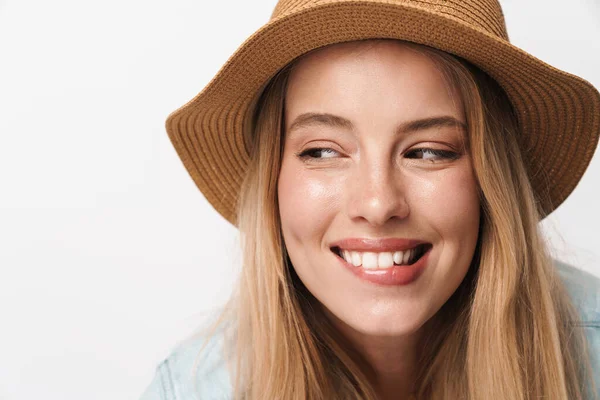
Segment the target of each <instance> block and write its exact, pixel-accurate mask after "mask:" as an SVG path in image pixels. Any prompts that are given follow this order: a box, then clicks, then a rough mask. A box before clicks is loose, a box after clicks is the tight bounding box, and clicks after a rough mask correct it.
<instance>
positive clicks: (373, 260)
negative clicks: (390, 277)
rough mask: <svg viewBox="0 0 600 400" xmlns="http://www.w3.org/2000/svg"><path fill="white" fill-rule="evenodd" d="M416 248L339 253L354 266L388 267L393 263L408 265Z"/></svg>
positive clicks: (369, 267) (345, 251) (344, 251)
mask: <svg viewBox="0 0 600 400" xmlns="http://www.w3.org/2000/svg"><path fill="white" fill-rule="evenodd" d="M416 251H417V250H416V248H414V249H410V250H405V251H395V252H393V253H392V252H381V253H374V252H364V253H363V252H360V251H350V250H341V251H340V255H341V256H342V258H343V259H344V260H346V262H348V263H349V264H352V265H354V266H355V267H360V266H362V267H363V268H365V269H375V268H390V267H392V266H394V264H395V265H408V263H409V261H411V260H413V259H414V256H415V252H416Z"/></svg>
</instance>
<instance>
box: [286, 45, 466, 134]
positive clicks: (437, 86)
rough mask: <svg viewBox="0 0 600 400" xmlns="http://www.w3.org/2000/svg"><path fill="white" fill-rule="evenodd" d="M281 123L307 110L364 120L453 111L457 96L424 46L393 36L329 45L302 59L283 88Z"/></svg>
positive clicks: (459, 114)
mask: <svg viewBox="0 0 600 400" xmlns="http://www.w3.org/2000/svg"><path fill="white" fill-rule="evenodd" d="M285 104H286V110H285V111H286V121H287V123H286V125H287V127H289V124H290V123H291V121H293V120H294V119H295V118H296V117H297V116H298V115H301V114H303V113H307V112H320V113H331V114H336V115H341V116H344V117H346V118H348V119H353V118H354V119H357V120H359V123H360V120H363V121H367V120H374V119H381V120H383V122H385V120H386V119H389V118H394V119H397V121H395V123H403V122H407V121H409V120H416V119H423V118H430V117H438V116H444V115H448V116H452V117H454V118H456V119H458V120H460V121H462V122H464V116H463V114H464V112H463V109H462V102H461V101H460V98H459V96H458V95H457V91H456V90H455V88H453V87H452V86H451V85H450V84H449V82H447V80H446V78H445V76H444V74H442V72H441V69H440V68H439V67H438V66H437V65H436V62H435V61H434V60H433V59H432V57H430V56H429V55H428V54H427V52H424V51H419V48H418V47H415V46H413V45H407V44H405V43H402V42H398V41H389V40H385V41H361V42H349V43H342V44H336V45H332V46H328V47H326V48H323V49H319V50H317V51H315V52H313V53H311V54H309V55H307V56H306V57H305V58H303V59H301V60H300V61H299V62H298V63H297V64H296V65H295V66H294V68H293V69H292V70H291V73H290V77H289V81H288V87H287V92H286V102H285Z"/></svg>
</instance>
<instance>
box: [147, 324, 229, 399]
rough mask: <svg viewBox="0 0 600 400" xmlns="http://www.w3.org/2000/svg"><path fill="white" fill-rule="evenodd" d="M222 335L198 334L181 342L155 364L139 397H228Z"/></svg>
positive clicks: (220, 333) (220, 331)
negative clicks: (152, 374)
mask: <svg viewBox="0 0 600 400" xmlns="http://www.w3.org/2000/svg"><path fill="white" fill-rule="evenodd" d="M223 346H224V335H223V331H222V329H217V330H216V331H215V332H214V333H213V334H212V335H210V336H208V335H205V334H197V335H194V336H193V337H191V338H189V339H186V340H185V341H183V342H181V343H180V344H179V345H178V346H177V347H176V348H175V350H174V351H173V352H172V353H171V354H170V355H169V356H168V357H167V358H166V359H165V360H164V361H162V362H161V363H160V364H159V365H158V367H157V368H156V373H155V375H154V379H153V380H152V382H151V383H150V385H149V386H148V388H147V389H146V391H145V392H144V394H143V395H142V397H141V398H140V400H204V399H211V400H212V399H215V400H226V399H230V398H231V384H230V378H229V372H228V369H227V366H226V364H225V358H224V356H223V355H224V347H223Z"/></svg>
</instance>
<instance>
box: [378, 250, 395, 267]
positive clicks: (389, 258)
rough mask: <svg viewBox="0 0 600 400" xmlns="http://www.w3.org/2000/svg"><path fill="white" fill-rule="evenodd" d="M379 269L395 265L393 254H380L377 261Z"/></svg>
mask: <svg viewBox="0 0 600 400" xmlns="http://www.w3.org/2000/svg"><path fill="white" fill-rule="evenodd" d="M377 261H378V264H379V268H389V267H391V266H392V265H394V258H393V255H392V253H379V258H378V259H377Z"/></svg>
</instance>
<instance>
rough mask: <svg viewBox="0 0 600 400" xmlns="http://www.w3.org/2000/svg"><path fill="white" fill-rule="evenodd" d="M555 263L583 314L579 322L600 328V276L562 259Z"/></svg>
mask: <svg viewBox="0 0 600 400" xmlns="http://www.w3.org/2000/svg"><path fill="white" fill-rule="evenodd" d="M554 263H555V265H556V267H557V269H558V272H559V274H560V276H561V278H562V280H563V282H564V284H565V286H566V288H567V290H568V292H569V294H570V295H571V298H572V299H573V302H574V303H575V306H576V307H577V308H578V310H579V312H580V314H581V321H577V322H578V323H580V324H581V325H583V326H590V327H596V328H598V329H600V278H598V277H596V276H594V275H592V274H590V273H589V272H586V271H583V270H581V269H579V268H576V267H574V266H572V265H569V264H566V263H564V262H562V261H558V260H555V262H554Z"/></svg>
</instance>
